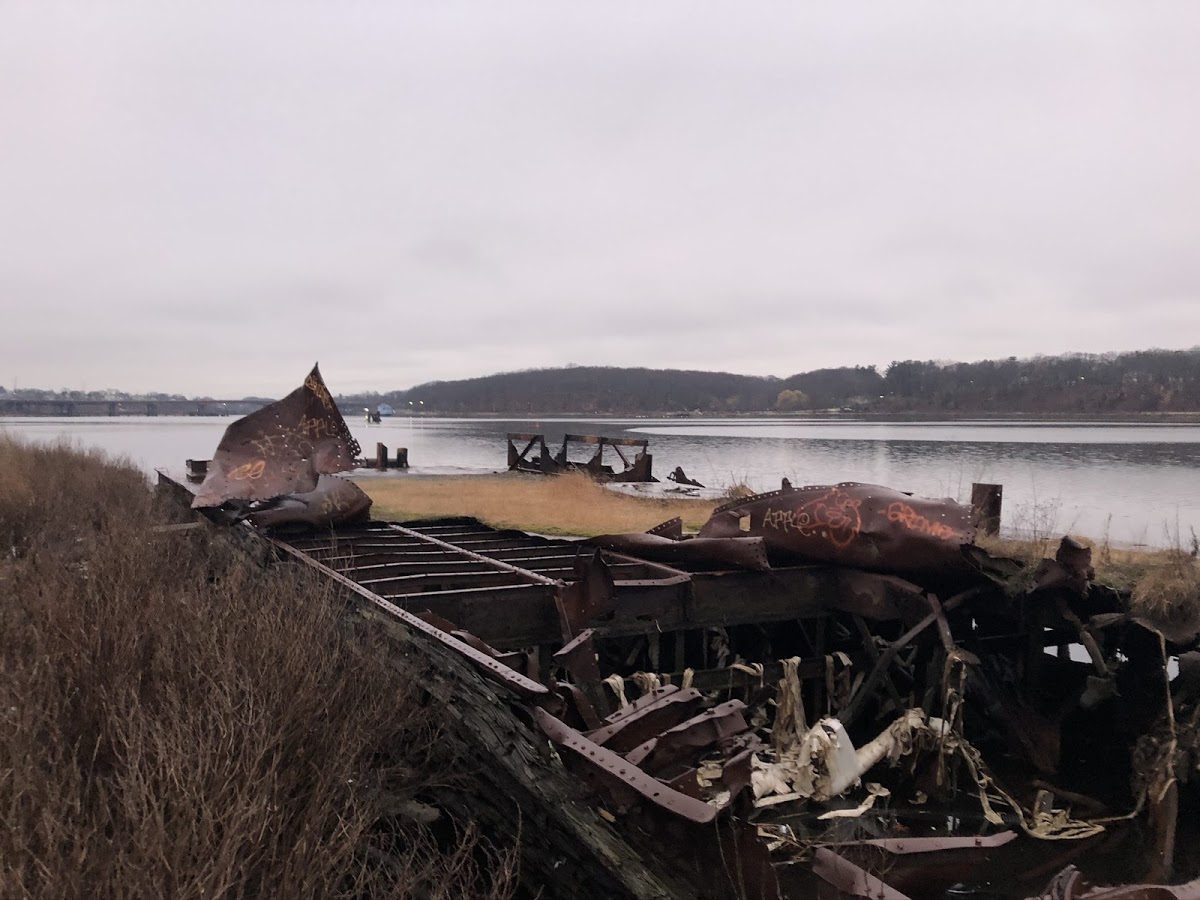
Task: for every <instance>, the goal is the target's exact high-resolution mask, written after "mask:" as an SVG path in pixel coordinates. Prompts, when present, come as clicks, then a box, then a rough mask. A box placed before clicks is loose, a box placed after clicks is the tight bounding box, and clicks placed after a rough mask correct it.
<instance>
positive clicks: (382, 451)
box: [375, 444, 388, 470]
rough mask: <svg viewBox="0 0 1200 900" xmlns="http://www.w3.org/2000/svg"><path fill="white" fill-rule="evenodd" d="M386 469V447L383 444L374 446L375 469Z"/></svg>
mask: <svg viewBox="0 0 1200 900" xmlns="http://www.w3.org/2000/svg"><path fill="white" fill-rule="evenodd" d="M387 467H388V454H387V447H386V446H385V445H383V444H376V445H375V468H377V469H380V470H383V469H386V468H387Z"/></svg>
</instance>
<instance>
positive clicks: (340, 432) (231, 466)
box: [192, 366, 361, 509]
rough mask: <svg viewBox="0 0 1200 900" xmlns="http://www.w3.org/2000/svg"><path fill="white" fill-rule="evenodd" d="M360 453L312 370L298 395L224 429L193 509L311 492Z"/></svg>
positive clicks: (315, 370)
mask: <svg viewBox="0 0 1200 900" xmlns="http://www.w3.org/2000/svg"><path fill="white" fill-rule="evenodd" d="M360 453H361V450H360V448H359V446H358V441H356V440H355V439H354V437H353V436H352V435H351V434H350V429H349V428H347V427H346V421H345V419H343V418H342V414H341V413H340V412H339V411H338V408H337V404H336V403H334V402H333V397H332V396H331V395H330V393H329V389H328V388H327V387H325V382H324V381H323V380H322V378H321V373H320V371H319V370H318V368H317V367H316V366H313V369H312V371H311V372H310V373H309V375H308V377H307V378H305V379H304V384H302V385H301V386H300V387H298V388H296V390H294V391H292V392H291V393H290V394H288V395H287V396H286V397H284V398H283V399H282V400H277V401H275V402H274V403H270V404H268V405H266V406H264V407H263V408H262V409H260V410H258V411H257V412H253V413H251V414H250V415H248V416H244V417H242V418H240V419H238V420H237V421H236V422H234V423H233V424H232V425H230V426H229V427H228V428H226V429H225V434H224V436H223V437H222V438H221V442H220V443H219V444H218V445H217V451H216V453H214V454H213V458H212V462H210V463H209V465H208V475H207V476H206V477H205V479H204V483H203V484H201V485H200V489H199V490H198V491H197V492H196V497H195V499H194V500H193V501H192V508H193V509H199V508H202V507H212V506H220V505H221V504H222V503H225V502H226V501H228V500H269V499H271V498H273V497H281V496H283V495H284V494H295V493H307V492H309V491H312V490H315V489H316V487H317V479H318V477H319V476H321V475H332V474H333V473H334V472H344V471H346V470H347V469H350V468H352V467H353V466H354V459H355V457H356V456H358V455H359V454H360Z"/></svg>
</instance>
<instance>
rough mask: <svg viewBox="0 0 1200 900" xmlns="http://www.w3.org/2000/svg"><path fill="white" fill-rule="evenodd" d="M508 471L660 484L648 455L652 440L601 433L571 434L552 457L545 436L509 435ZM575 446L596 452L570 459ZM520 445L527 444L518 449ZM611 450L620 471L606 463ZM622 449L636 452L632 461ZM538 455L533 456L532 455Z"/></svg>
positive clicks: (521, 433) (564, 439) (515, 433)
mask: <svg viewBox="0 0 1200 900" xmlns="http://www.w3.org/2000/svg"><path fill="white" fill-rule="evenodd" d="M505 439H506V441H507V444H508V468H509V471H512V472H531V473H535V474H538V475H559V474H561V473H563V472H586V473H587V474H588V475H590V476H592V477H593V478H595V479H596V480H598V481H614V482H647V481H657V480H658V479H656V478H655V477H654V475H653V473H652V469H653V464H654V457H653V456H652V455H651V454H650V453H649V452H648V448H649V446H650V444H649V441H647V440H645V439H641V438H610V437H603V436H602V435H598V434H567V435H564V436H563V442H562V447H561V448H560V449H559V451H558V452H557V453H554V454H551V452H550V448H549V446H548V445H547V444H546V436H545V435H544V434H533V433H528V432H509V433H508V434H507V435H506V436H505ZM572 444H583V445H584V446H592V447H595V448H596V450H595V453H594V454H593V455H592V456H591V458H590V459H588V460H587V461H584V462H576V461H573V460H571V459H570V458H569V453H570V449H571V445H572ZM519 445H524V446H523V447H522V448H521V449H520V450H518V449H517V448H518V446H519ZM606 447H611V448H612V449H613V450H614V451H615V452H616V454H617V456H618V457H619V458H620V460H621V463H622V466H623V468H622V469H621V470H620V471H617V470H615V469H614V468H613V467H612V466H609V465H607V464H606V463H605V462H604V449H605V448H606ZM622 447H625V448H631V449H632V450H634V451H636V452H634V453H632V459H631V458H630V457H629V456H626V455H625V452H624V451H623V450H622V449H621V448H622ZM534 451H536V454H535V455H533V456H531V455H530V454H531V453H532V452H534Z"/></svg>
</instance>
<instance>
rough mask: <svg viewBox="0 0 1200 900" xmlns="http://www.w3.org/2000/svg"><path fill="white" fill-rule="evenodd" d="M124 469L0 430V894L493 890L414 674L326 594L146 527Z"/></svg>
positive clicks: (139, 498)
mask: <svg viewBox="0 0 1200 900" xmlns="http://www.w3.org/2000/svg"><path fill="white" fill-rule="evenodd" d="M169 522H170V516H169V515H168V513H167V512H166V511H165V510H163V509H161V508H159V507H158V506H156V504H155V502H154V500H153V498H152V495H151V492H150V490H149V486H148V485H147V483H146V482H145V479H144V477H143V476H142V475H141V474H140V473H139V472H138V471H137V470H136V469H135V468H134V467H133V466H132V465H124V464H113V463H110V462H108V461H106V460H104V459H103V458H101V457H100V456H98V455H89V454H81V453H78V452H75V451H72V450H69V449H66V448H45V447H38V448H33V447H26V446H22V445H20V444H18V443H15V442H14V441H11V440H8V439H5V438H0V824H2V826H3V827H0V896H3V897H6V898H8V897H12V898H24V897H28V898H35V897H47V898H49V897H55V898H62V897H181V896H189V897H201V896H203V897H214V898H223V897H347V898H348V897H364V896H370V897H414V898H415V897H422V898H425V897H438V898H452V897H463V896H471V897H475V896H491V897H499V896H504V895H506V894H507V893H508V892H509V885H510V881H511V878H510V873H511V868H510V866H509V861H508V859H507V857H505V856H504V855H503V854H497V853H495V852H492V851H488V850H486V848H483V847H482V846H481V845H480V843H479V840H478V837H477V835H476V834H475V831H474V829H473V827H472V825H471V824H470V823H456V824H451V823H448V822H446V821H445V820H442V821H441V822H439V823H436V824H435V825H434V826H432V827H431V826H428V825H423V824H420V822H419V819H421V818H423V817H424V816H425V814H426V813H427V812H428V811H429V810H428V808H427V807H423V806H422V805H421V804H420V802H419V801H420V800H421V799H422V798H423V796H424V795H423V791H424V789H425V788H426V787H427V786H428V785H430V784H433V783H445V782H447V781H448V780H453V779H454V778H455V777H456V776H454V775H452V768H453V766H454V760H453V759H452V758H451V757H450V756H449V750H448V749H447V748H446V747H445V746H444V745H439V744H438V742H437V741H436V734H437V731H438V721H437V719H436V717H435V715H434V713H433V712H431V711H430V710H429V709H427V708H426V707H424V706H422V705H421V704H420V703H419V702H417V698H416V697H415V694H414V692H415V687H414V686H413V685H411V684H406V683H403V682H401V681H399V680H398V679H397V678H396V676H395V674H394V673H392V672H391V671H390V670H389V669H387V668H385V667H384V664H383V663H382V662H379V661H377V659H376V658H375V657H374V656H372V655H371V654H370V653H364V652H363V650H362V648H361V647H360V646H359V645H358V644H357V642H356V641H355V640H354V639H353V638H351V637H349V636H347V635H346V634H345V633H344V632H343V631H342V630H340V629H339V618H338V613H337V611H336V605H335V603H333V602H332V601H333V598H332V597H331V596H330V595H329V594H328V593H327V588H326V587H325V586H323V585H321V584H318V583H315V582H314V581H312V580H311V579H309V578H307V577H306V576H305V574H304V573H302V572H298V571H295V570H292V569H290V568H288V567H278V568H276V569H274V570H269V571H265V570H262V569H260V568H257V567H256V566H254V565H253V564H251V563H250V562H248V561H247V560H245V559H243V558H242V557H241V556H239V555H237V554H235V553H234V552H233V551H231V550H229V549H228V548H227V546H226V545H225V544H224V543H223V542H212V541H210V540H209V539H207V538H206V537H205V533H204V531H203V530H200V529H190V530H189V529H185V530H174V529H166V528H163V527H161V526H165V525H167V524H168V523H169Z"/></svg>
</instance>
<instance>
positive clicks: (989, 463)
mask: <svg viewBox="0 0 1200 900" xmlns="http://www.w3.org/2000/svg"><path fill="white" fill-rule="evenodd" d="M230 421H231V419H228V418H217V417H211V418H210V417H159V418H70V419H51V418H28V419H17V418H8V419H4V418H0V430H4V431H7V432H9V433H12V434H16V435H18V436H21V437H23V438H28V439H31V440H58V439H67V440H70V441H73V442H75V443H77V444H79V445H81V446H89V447H100V448H102V449H104V450H106V451H108V452H109V453H113V454H117V455H123V456H128V457H129V458H131V459H132V460H134V461H135V462H136V463H137V464H138V465H140V466H142V467H143V468H145V469H147V470H148V471H149V470H153V469H154V468H156V467H167V468H176V469H177V468H180V467H181V466H182V463H183V461H184V460H185V459H187V458H189V457H193V458H207V457H209V456H211V455H212V451H213V448H215V446H216V444H217V441H218V440H220V437H221V434H222V432H223V431H224V429H225V427H226V426H227V425H228V424H229V422H230ZM349 424H350V427H351V430H352V431H353V432H354V434H355V436H356V437H357V438H358V440H359V441H360V442H361V443H362V445H363V450H364V452H365V453H366V454H367V455H371V454H372V453H373V451H374V447H375V443H376V442H377V441H382V442H383V443H384V444H387V445H388V447H389V448H392V449H393V450H394V448H396V447H408V448H409V459H410V461H411V463H412V465H413V469H412V474H419V473H421V472H426V473H435V472H491V471H498V470H501V469H503V468H504V467H505V445H504V434H505V432H507V431H540V432H544V433H545V434H546V436H547V439H548V440H549V441H550V442H551V443H554V442H555V441H557V440H561V437H562V435H563V434H564V433H567V432H571V433H585V434H606V435H609V436H612V437H619V436H627V437H645V438H647V439H649V441H650V449H651V452H652V453H653V454H654V462H655V471H656V472H657V473H658V474H659V477H663V476H664V475H665V474H666V473H667V472H669V471H671V469H673V468H674V467H675V466H683V468H684V469H685V470H686V471H687V473H688V474H689V475H690V476H691V477H693V478H695V479H698V480H699V481H702V482H704V484H706V485H708V486H710V487H715V488H723V487H726V486H728V485H730V484H732V483H735V482H744V483H746V484H748V485H750V486H751V487H753V488H755V489H757V490H767V489H773V488H776V487H778V486H779V479H780V478H781V477H783V476H787V477H788V478H790V479H791V480H792V483H793V484H796V485H802V484H827V483H832V482H838V481H867V482H874V483H878V484H885V485H889V486H891V487H895V488H897V489H900V490H905V491H912V492H914V493H918V494H922V495H925V496H931V497H943V496H948V497H953V498H955V499H958V500H966V499H968V497H969V496H970V490H971V483H972V482H976V481H987V482H995V483H998V484H1003V485H1004V519H1003V526H1004V529H1005V531H1006V532H1009V533H1028V532H1030V531H1040V532H1067V531H1071V532H1074V533H1077V534H1084V535H1091V536H1093V537H1098V538H1102V537H1104V536H1105V535H1106V534H1107V535H1108V536H1109V538H1110V539H1111V540H1112V541H1114V542H1117V543H1132V544H1151V545H1158V546H1162V545H1172V544H1176V543H1178V544H1181V545H1183V546H1184V547H1189V546H1190V544H1191V540H1192V532H1193V529H1195V531H1197V532H1200V426H1197V425H1167V424H1162V425H1158V424H1155V425H1123V424H1112V425H1109V424H1092V423H1088V424H1064V423H1031V422H1020V423H1006V422H994V421H988V422H962V421H957V422H946V423H938V422H932V423H930V422H922V423H902V422H854V421H838V422H781V421H779V420H774V419H772V420H748V419H728V420H722V419H705V420H677V419H636V420H615V419H604V420H581V419H554V418H536V417H533V418H529V419H520V420H497V419H435V418H416V419H411V420H410V419H408V418H395V419H388V420H385V421H384V422H383V423H382V424H379V425H368V424H366V423H363V422H361V421H351V422H350V423H349ZM609 452H611V451H609ZM575 455H576V456H577V457H579V458H583V451H582V450H581V451H580V452H579V453H577V454H575Z"/></svg>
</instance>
